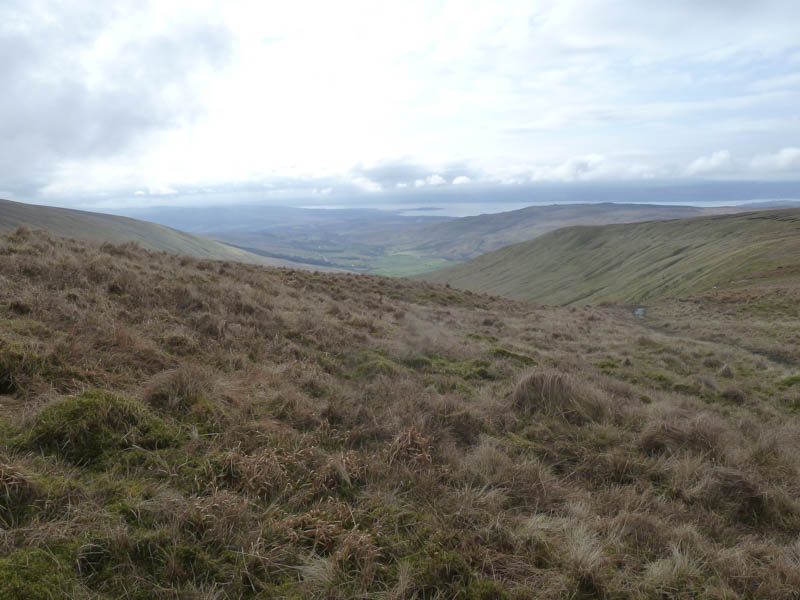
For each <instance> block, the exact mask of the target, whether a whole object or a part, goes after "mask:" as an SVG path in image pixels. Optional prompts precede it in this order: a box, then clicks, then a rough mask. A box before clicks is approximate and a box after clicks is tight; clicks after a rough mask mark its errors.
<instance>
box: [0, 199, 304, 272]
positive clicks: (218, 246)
mask: <svg viewBox="0 0 800 600" xmlns="http://www.w3.org/2000/svg"><path fill="white" fill-rule="evenodd" d="M22 225H24V226H27V227H30V228H33V229H44V230H46V231H48V232H50V233H53V234H55V235H63V236H69V237H72V238H77V239H81V240H87V241H94V242H112V243H123V242H136V243H138V244H140V245H141V246H142V247H144V248H148V249H150V250H163V251H166V252H173V253H176V254H186V255H188V256H194V257H196V258H208V259H215V260H235V261H239V262H247V263H254V264H262V265H273V266H294V267H303V266H304V265H298V264H296V263H292V262H290V261H283V260H279V259H273V258H267V257H262V256H258V255H256V254H253V253H252V252H247V251H245V250H241V249H239V248H234V247H231V246H228V245H227V244H222V243H220V242H217V241H214V240H211V239H208V238H204V237H202V236H198V235H192V234H190V233H184V232H183V231H178V230H177V229H172V228H170V227H164V226H163V225H157V224H155V223H148V222H147V221H139V220H137V219H130V218H127V217H118V216H115V215H106V214H101V213H93V212H86V211H81V210H71V209H66V208H54V207H50V206H36V205H32V204H23V203H21V202H12V201H10V200H0V234H3V233H9V232H12V231H14V230H15V229H16V228H17V227H19V226H22Z"/></svg>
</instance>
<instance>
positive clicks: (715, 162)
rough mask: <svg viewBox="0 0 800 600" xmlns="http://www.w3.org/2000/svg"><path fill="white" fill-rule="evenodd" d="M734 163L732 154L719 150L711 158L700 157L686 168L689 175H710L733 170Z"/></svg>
mask: <svg viewBox="0 0 800 600" xmlns="http://www.w3.org/2000/svg"><path fill="white" fill-rule="evenodd" d="M732 164H733V162H732V160H731V153H730V152H728V151H727V150H719V151H718V152H714V153H713V154H711V155H709V156H699V157H698V158H696V159H694V160H693V161H692V162H691V164H690V165H689V166H688V167H687V168H686V174H687V175H708V174H711V173H720V172H726V171H729V170H730V169H731V166H732Z"/></svg>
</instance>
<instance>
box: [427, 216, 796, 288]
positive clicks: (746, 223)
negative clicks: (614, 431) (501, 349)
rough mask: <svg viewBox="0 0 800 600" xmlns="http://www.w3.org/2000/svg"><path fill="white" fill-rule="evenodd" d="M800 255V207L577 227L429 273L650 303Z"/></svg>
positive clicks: (468, 283) (460, 281)
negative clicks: (648, 301) (650, 301)
mask: <svg viewBox="0 0 800 600" xmlns="http://www.w3.org/2000/svg"><path fill="white" fill-rule="evenodd" d="M799 261H800V209H785V210H774V211H759V212H748V213H739V214H732V215H719V216H711V217H700V218H694V219H680V220H672V221H658V222H655V221H654V222H645V223H634V224H624V225H606V226H598V227H568V228H564V229H560V230H557V231H553V232H550V233H548V234H545V235H543V236H541V237H538V238H536V239H535V240H532V241H529V242H524V243H521V244H515V245H512V246H507V247H505V248H501V249H500V250H497V251H495V252H491V253H489V254H486V255H483V256H480V257H478V258H476V259H475V260H472V261H469V262H467V263H464V264H460V265H455V266H452V267H447V268H445V269H441V270H439V271H434V272H432V273H428V274H426V275H423V276H421V278H423V279H425V280H427V281H431V282H438V283H447V284H450V285H452V286H454V287H457V288H462V289H467V290H472V291H478V292H488V293H492V294H497V295H502V296H506V297H508V298H514V299H523V300H536V301H539V302H544V303H551V304H574V303H582V304H585V303H597V302H602V301H622V302H643V301H647V300H653V299H657V298H664V297H669V296H675V295H680V294H686V293H691V292H695V291H702V290H706V289H710V288H712V287H713V286H715V285H722V284H727V283H728V282H729V281H731V280H732V279H739V278H743V277H746V276H749V275H751V274H753V273H756V272H759V271H764V270H771V269H774V270H777V269H780V268H784V267H791V266H795V265H797V263H798V262H799Z"/></svg>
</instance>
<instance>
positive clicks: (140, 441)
mask: <svg viewBox="0 0 800 600" xmlns="http://www.w3.org/2000/svg"><path fill="white" fill-rule="evenodd" d="M176 440H177V434H176V432H175V431H174V430H173V429H172V428H170V427H169V426H168V425H167V424H166V423H165V422H164V421H163V420H161V419H160V418H159V417H157V416H156V415H154V414H153V413H152V412H151V411H150V410H149V409H148V408H146V407H145V406H143V405H142V404H140V403H138V402H135V401H133V400H129V399H126V398H121V397H119V396H114V395H111V394H108V393H105V392H86V393H84V394H81V395H80V396H75V397H71V398H65V399H63V400H60V401H58V402H56V403H54V404H51V405H49V406H47V407H46V408H45V409H44V410H43V411H42V412H41V413H39V415H38V416H37V417H36V420H35V422H34V426H33V428H32V429H31V431H30V433H29V434H28V435H27V439H26V440H24V442H23V443H24V445H26V446H28V447H32V448H35V449H37V450H41V451H44V452H46V453H51V454H58V455H60V456H63V457H64V458H66V459H67V460H69V461H71V462H73V463H76V464H85V465H91V466H95V467H97V466H102V465H103V464H104V462H105V460H106V459H107V458H108V457H109V455H112V454H113V453H115V452H116V451H119V450H124V449H126V448H133V447H139V448H144V449H148V450H153V449H158V448H164V447H166V446H170V445H173V444H174V443H175V442H176Z"/></svg>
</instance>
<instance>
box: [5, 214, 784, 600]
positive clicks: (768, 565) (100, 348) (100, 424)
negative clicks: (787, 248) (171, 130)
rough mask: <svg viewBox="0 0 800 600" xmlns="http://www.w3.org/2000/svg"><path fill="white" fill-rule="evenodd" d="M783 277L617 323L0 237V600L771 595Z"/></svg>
mask: <svg viewBox="0 0 800 600" xmlns="http://www.w3.org/2000/svg"><path fill="white" fill-rule="evenodd" d="M778 271H780V273H778ZM796 274H797V273H796V272H788V271H786V270H785V269H783V270H778V269H776V270H775V271H771V272H770V271H762V272H761V273H760V274H759V276H758V277H759V278H758V279H752V280H750V281H749V282H746V283H737V284H735V286H733V287H731V288H726V289H725V290H711V291H709V292H706V293H705V294H696V295H694V296H689V297H687V298H681V299H675V300H666V301H663V302H662V303H659V304H655V305H652V306H650V307H649V308H648V312H647V313H646V315H645V317H644V318H640V319H639V318H635V317H634V316H633V315H632V314H631V311H630V310H629V309H625V308H624V307H619V306H602V307H571V308H558V307H544V306H539V305H534V304H526V303H518V302H514V301H510V300H502V299H498V298H493V297H488V296H480V295H476V294H472V293H469V292H462V291H457V290H454V289H449V288H446V287H440V286H434V285H430V284H427V283H423V282H413V281H404V280H397V279H387V278H382V277H377V276H365V275H354V274H320V273H311V272H307V271H296V270H275V269H265V268H262V267H258V266H254V265H245V264H239V263H233V262H214V261H208V260H199V259H195V258H190V257H178V256H172V255H168V254H164V253H152V252H149V251H146V250H143V249H141V248H140V247H138V246H136V245H134V244H121V245H113V244H102V245H99V244H93V243H89V242H78V241H74V240H68V239H64V238H54V237H49V236H47V235H45V234H40V233H31V232H29V231H27V230H24V229H21V230H17V231H16V232H14V233H12V234H11V235H9V236H7V237H6V238H5V239H4V240H3V241H2V242H0V599H2V600H11V599H21V598H26V599H34V600H35V599H45V598H60V597H68V598H109V599H111V598H114V599H124V598H209V599H210V598H215V599H219V598H386V599H409V600H410V599H418V600H422V599H436V598H439V599H445V598H447V599H450V598H457V599H496V598H499V599H502V598H509V599H511V598H518V599H522V598H642V599H644V598H665V599H667V598H706V599H723V598H724V599H735V598H765V599H766V598H777V599H790V598H796V597H797V590H798V589H800V545H798V541H797V540H798V534H800V503H799V502H798V492H799V491H800V473H798V466H800V465H799V462H800V417H799V416H798V413H797V411H798V410H800V383H798V381H800V378H799V377H798V373H800V371H798V369H800V365H799V364H798V361H800V356H798V353H797V351H796V350H794V349H793V347H794V348H796V347H797V343H796V342H797V336H798V335H800V331H799V330H798V328H797V325H796V310H797V309H796V307H797V299H798V289H799V288H798V287H797V278H796V277H794V275H796ZM745 315H746V316H747V318H743V316H745ZM793 344H794V346H792V345H793Z"/></svg>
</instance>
